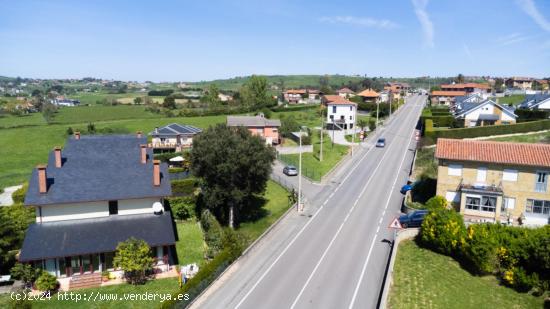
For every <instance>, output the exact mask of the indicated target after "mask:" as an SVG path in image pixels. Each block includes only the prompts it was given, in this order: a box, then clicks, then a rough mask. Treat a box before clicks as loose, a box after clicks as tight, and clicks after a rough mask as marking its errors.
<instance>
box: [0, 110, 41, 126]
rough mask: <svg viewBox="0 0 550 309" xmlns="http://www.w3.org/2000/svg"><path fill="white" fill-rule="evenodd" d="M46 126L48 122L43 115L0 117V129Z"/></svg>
mask: <svg viewBox="0 0 550 309" xmlns="http://www.w3.org/2000/svg"><path fill="white" fill-rule="evenodd" d="M46 124H47V123H46V120H44V117H43V116H42V113H31V114H27V115H24V116H12V115H7V116H4V117H0V129H2V128H13V127H23V126H39V125H46Z"/></svg>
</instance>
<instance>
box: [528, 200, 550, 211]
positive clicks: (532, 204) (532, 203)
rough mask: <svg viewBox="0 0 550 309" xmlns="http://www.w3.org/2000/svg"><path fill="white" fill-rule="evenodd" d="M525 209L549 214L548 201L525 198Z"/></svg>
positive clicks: (549, 205)
mask: <svg viewBox="0 0 550 309" xmlns="http://www.w3.org/2000/svg"><path fill="white" fill-rule="evenodd" d="M525 211H526V212H529V213H534V214H543V215H548V214H550V201H542V200H527V205H526V206H525Z"/></svg>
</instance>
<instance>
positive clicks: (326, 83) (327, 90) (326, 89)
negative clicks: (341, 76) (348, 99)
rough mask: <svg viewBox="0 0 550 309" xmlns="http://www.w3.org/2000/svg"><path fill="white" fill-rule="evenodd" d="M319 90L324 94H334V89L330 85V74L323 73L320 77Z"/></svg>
mask: <svg viewBox="0 0 550 309" xmlns="http://www.w3.org/2000/svg"><path fill="white" fill-rule="evenodd" d="M319 86H320V87H319V90H320V91H321V93H322V94H333V93H334V91H333V90H332V88H331V87H330V78H329V76H328V75H323V76H321V77H320V78H319Z"/></svg>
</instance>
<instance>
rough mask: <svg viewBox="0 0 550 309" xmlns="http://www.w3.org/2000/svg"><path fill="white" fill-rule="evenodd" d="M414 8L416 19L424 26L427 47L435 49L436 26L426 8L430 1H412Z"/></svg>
mask: <svg viewBox="0 0 550 309" xmlns="http://www.w3.org/2000/svg"><path fill="white" fill-rule="evenodd" d="M412 3H413V6H414V13H415V14H416V18H418V21H419V22H420V25H421V26H422V31H423V32H424V41H425V44H426V46H428V47H434V25H433V23H432V21H431V20H430V16H429V15H428V11H426V7H427V6H428V0H412Z"/></svg>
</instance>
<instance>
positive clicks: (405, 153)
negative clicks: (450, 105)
mask: <svg viewBox="0 0 550 309" xmlns="http://www.w3.org/2000/svg"><path fill="white" fill-rule="evenodd" d="M413 135H414V131H413V132H412V134H411V137H410V140H409V143H408V145H407V148H409V147H410V146H411V142H412V141H413ZM406 157H407V151H405V152H404V154H403V158H402V159H401V164H400V165H399V169H398V170H397V173H396V175H395V180H394V181H393V185H392V191H391V192H393V190H394V188H395V184H396V183H397V179H398V178H399V172H401V169H402V168H403V163H404V162H405V158H406ZM391 196H392V195H391V193H390V195H389V196H388V199H387V201H386V206H385V207H384V213H385V212H386V209H387V208H388V205H389V203H390V199H391ZM382 218H383V216H382ZM382 218H380V219H381V220H380V222H381V221H382ZM378 228H380V223H379V224H378ZM377 231H378V230H377ZM377 235H378V233H376V234H375V235H374V238H373V239H372V243H371V245H370V248H369V252H368V253H367V258H366V259H365V263H364V264H363V268H362V270H361V275H360V276H359V280H358V281H357V285H356V286H355V290H354V292H353V296H352V298H351V303H350V304H349V307H348V309H352V308H353V305H354V304H355V300H356V299H357V293H358V292H359V287H360V286H361V282H363V277H364V276H365V272H366V270H367V264H368V263H369V259H370V256H371V253H372V249H373V248H374V244H375V243H376V238H377Z"/></svg>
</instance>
